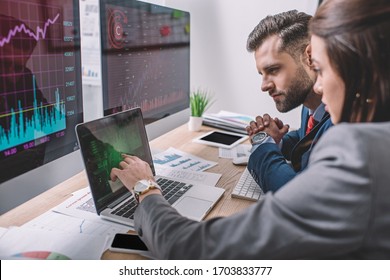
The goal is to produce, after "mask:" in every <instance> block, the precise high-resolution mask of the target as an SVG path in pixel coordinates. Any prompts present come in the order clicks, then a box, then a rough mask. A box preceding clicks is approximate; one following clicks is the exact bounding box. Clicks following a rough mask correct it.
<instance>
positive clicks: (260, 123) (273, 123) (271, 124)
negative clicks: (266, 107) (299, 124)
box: [246, 114, 290, 144]
mask: <svg viewBox="0 0 390 280" xmlns="http://www.w3.org/2000/svg"><path fill="white" fill-rule="evenodd" d="M289 128H290V127H289V125H285V124H283V122H282V121H281V120H280V119H278V118H274V119H273V118H271V117H270V115H268V114H264V115H263V116H262V117H261V116H257V117H256V121H251V122H250V124H249V126H247V127H246V131H247V133H248V135H249V136H250V138H251V139H252V136H253V135H254V134H256V133H258V132H259V131H264V132H267V133H268V134H269V135H270V136H271V137H272V138H273V139H274V140H275V142H276V144H279V142H280V141H281V140H282V138H283V136H284V135H285V134H286V133H287V132H288V130H289Z"/></svg>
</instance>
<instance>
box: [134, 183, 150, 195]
mask: <svg viewBox="0 0 390 280" xmlns="http://www.w3.org/2000/svg"><path fill="white" fill-rule="evenodd" d="M148 187H149V182H148V181H146V180H141V181H138V182H137V184H135V186H134V191H135V192H137V193H140V192H143V191H144V190H146V189H147V188H148Z"/></svg>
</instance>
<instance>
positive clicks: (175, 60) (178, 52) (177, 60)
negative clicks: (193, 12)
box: [100, 0, 190, 124]
mask: <svg viewBox="0 0 390 280" xmlns="http://www.w3.org/2000/svg"><path fill="white" fill-rule="evenodd" d="M100 17H101V18H100V22H101V34H102V40H101V51H102V86H103V107H104V115H110V114H112V113H116V112H120V111H122V110H126V109H129V108H134V107H140V108H141V109H142V112H143V115H144V119H145V123H146V124H149V123H152V122H155V121H157V120H160V119H161V118H164V117H167V116H169V115H172V114H175V113H177V112H179V111H181V110H184V109H186V108H188V107H189V91H190V15H189V13H188V12H184V11H181V10H177V9H172V8H167V7H163V6H158V5H155V4H150V3H146V2H142V1H135V0H102V1H100Z"/></svg>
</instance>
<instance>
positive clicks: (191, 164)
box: [153, 147, 218, 171]
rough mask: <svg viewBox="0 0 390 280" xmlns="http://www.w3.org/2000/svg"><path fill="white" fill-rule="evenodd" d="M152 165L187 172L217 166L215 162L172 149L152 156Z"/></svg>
mask: <svg viewBox="0 0 390 280" xmlns="http://www.w3.org/2000/svg"><path fill="white" fill-rule="evenodd" d="M153 163H154V165H155V167H156V168H158V167H169V168H180V169H184V170H189V171H204V170H207V169H209V168H211V167H213V166H215V165H217V164H218V163H217V162H215V161H208V160H204V159H202V158H200V157H196V156H194V155H191V154H188V153H185V152H182V151H180V150H177V149H175V148H172V147H171V148H169V149H167V150H166V151H164V152H161V153H158V154H155V155H153Z"/></svg>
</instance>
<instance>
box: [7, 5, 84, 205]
mask: <svg viewBox="0 0 390 280" xmlns="http://www.w3.org/2000/svg"><path fill="white" fill-rule="evenodd" d="M78 7H79V3H78V1H74V0H50V1H49V0H33V1H22V0H12V1H11V0H2V1H0V170H2V172H0V197H1V198H0V199H1V203H0V204H1V206H0V213H1V212H2V211H3V206H4V207H5V205H8V204H10V203H11V202H16V201H18V200H23V199H25V198H26V197H24V194H25V193H28V195H29V196H30V198H31V197H32V196H34V194H36V192H39V188H40V187H42V186H44V185H46V184H47V183H48V184H50V185H51V186H53V185H55V184H56V183H59V181H62V180H64V179H66V178H62V179H60V180H58V181H57V182H51V181H50V180H51V179H52V178H54V177H56V173H63V174H66V173H67V168H64V167H66V164H65V162H62V164H61V165H62V166H63V169H61V168H60V169H56V168H52V169H50V175H51V176H48V175H47V174H48V170H49V169H46V170H45V169H44V168H43V169H42V170H41V171H42V172H40V171H39V170H38V169H39V168H40V167H46V166H47V164H49V163H51V162H53V161H55V160H57V159H59V158H61V157H63V156H65V155H68V154H71V153H72V152H74V151H75V150H77V149H78V144H77V139H76V135H75V131H74V127H75V125H76V124H77V123H80V122H82V120H83V109H82V108H83V106H82V95H81V73H80V72H81V71H80V68H81V67H80V61H81V59H80V58H81V56H80V37H79V35H80V32H79V25H80V24H79V9H78ZM80 167H81V166H80ZM33 170H34V172H36V174H37V175H38V176H37V178H38V179H37V180H35V179H34V176H33V175H32V173H29V176H27V177H26V178H25V179H26V180H24V181H23V180H22V181H18V182H11V181H10V180H13V179H15V178H19V177H20V176H22V175H24V174H26V173H28V172H32V171H33ZM35 170H38V171H35ZM80 170H81V169H80ZM38 173H39V174H38ZM73 175H74V174H73ZM59 176H60V177H61V176H62V175H61V174H59ZM24 182H25V183H24ZM41 191H42V190H41ZM20 202H22V201H20ZM7 207H8V206H7Z"/></svg>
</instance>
